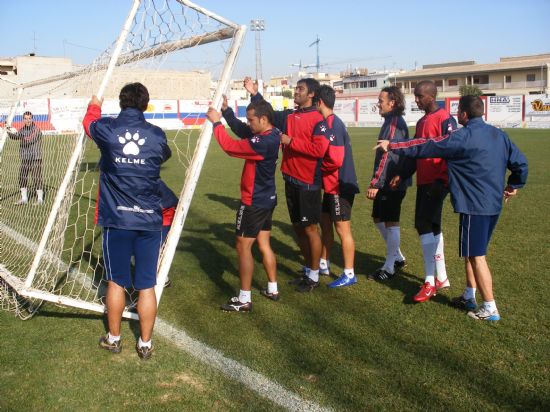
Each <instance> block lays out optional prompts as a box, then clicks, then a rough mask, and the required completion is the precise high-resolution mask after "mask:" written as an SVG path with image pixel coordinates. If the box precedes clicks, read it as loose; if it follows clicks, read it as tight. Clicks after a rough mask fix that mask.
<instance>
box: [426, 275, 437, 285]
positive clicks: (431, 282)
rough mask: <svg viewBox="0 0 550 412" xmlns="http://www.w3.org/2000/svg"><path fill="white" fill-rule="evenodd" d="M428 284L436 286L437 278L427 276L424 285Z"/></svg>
mask: <svg viewBox="0 0 550 412" xmlns="http://www.w3.org/2000/svg"><path fill="white" fill-rule="evenodd" d="M426 282H428V283H429V284H430V285H432V286H435V276H426V278H425V279H424V283H426Z"/></svg>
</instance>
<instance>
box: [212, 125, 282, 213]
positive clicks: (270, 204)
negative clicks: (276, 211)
mask: <svg viewBox="0 0 550 412" xmlns="http://www.w3.org/2000/svg"><path fill="white" fill-rule="evenodd" d="M214 137H215V138H216V140H217V141H218V143H219V145H220V147H221V148H222V149H223V151H224V152H226V153H227V154H228V155H229V156H232V157H238V158H241V159H245V163H244V167H243V172H242V176H241V202H242V203H243V204H245V205H247V206H256V207H260V208H263V209H273V208H274V207H275V206H276V205H277V191H276V188H275V170H276V166H277V158H278V157H279V146H280V144H281V132H280V131H279V130H278V129H277V128H273V129H269V130H267V131H266V132H264V133H261V134H256V135H254V136H252V137H250V138H245V139H241V140H234V139H232V138H231V137H230V136H229V135H228V134H227V132H226V131H225V127H224V126H223V124H222V123H221V122H216V123H214Z"/></svg>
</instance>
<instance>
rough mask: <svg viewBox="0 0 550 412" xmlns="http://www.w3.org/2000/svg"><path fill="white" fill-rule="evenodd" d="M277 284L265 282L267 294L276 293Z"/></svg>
mask: <svg viewBox="0 0 550 412" xmlns="http://www.w3.org/2000/svg"><path fill="white" fill-rule="evenodd" d="M277 292H278V290H277V282H267V293H277Z"/></svg>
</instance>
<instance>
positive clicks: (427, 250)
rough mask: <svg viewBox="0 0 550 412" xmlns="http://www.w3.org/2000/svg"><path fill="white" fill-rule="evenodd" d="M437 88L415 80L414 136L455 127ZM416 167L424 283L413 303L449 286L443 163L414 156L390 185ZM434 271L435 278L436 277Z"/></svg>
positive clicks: (438, 133)
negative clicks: (443, 226) (440, 102)
mask: <svg viewBox="0 0 550 412" xmlns="http://www.w3.org/2000/svg"><path fill="white" fill-rule="evenodd" d="M436 97H437V87H436V86H435V84H434V83H433V82H432V81H429V80H424V81H421V82H419V83H418V84H417V85H416V87H415V89H414V100H415V102H416V105H417V106H418V108H419V109H420V110H423V111H424V112H425V115H424V116H423V117H422V118H421V119H420V120H419V121H418V123H417V124H416V133H415V136H414V137H415V138H419V137H420V138H435V137H439V136H443V135H446V134H448V133H449V132H450V131H452V130H455V129H456V128H457V125H456V121H455V119H454V118H453V117H452V116H451V115H450V114H449V112H447V111H446V110H444V109H442V108H440V107H439V105H438V104H437V101H436ZM415 170H416V183H417V191H416V210H415V217H414V225H415V228H416V230H417V232H418V235H419V236H420V244H421V245H422V255H423V258H424V273H425V279H424V284H423V285H422V287H421V288H420V291H419V292H418V293H417V294H416V295H415V296H414V297H413V300H414V301H415V302H417V303H420V302H426V301H427V300H429V299H430V298H431V297H433V296H435V295H436V293H437V291H438V290H439V289H443V288H448V287H449V286H450V283H449V279H447V271H446V268H445V255H444V252H443V233H441V213H442V210H443V201H444V200H445V197H446V196H447V194H448V193H449V189H448V176H447V163H446V162H445V160H443V159H440V158H429V159H417V160H416V163H411V164H410V167H408V168H405V170H404V171H403V172H402V173H400V175H399V176H396V177H394V178H393V179H392V182H391V184H390V186H391V187H397V186H398V184H399V182H400V181H401V180H402V179H406V178H408V177H410V176H412V174H414V172H415ZM436 272H437V278H436Z"/></svg>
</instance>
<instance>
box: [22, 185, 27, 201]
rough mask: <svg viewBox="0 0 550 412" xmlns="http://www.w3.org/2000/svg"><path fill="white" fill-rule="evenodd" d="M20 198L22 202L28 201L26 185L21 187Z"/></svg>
mask: <svg viewBox="0 0 550 412" xmlns="http://www.w3.org/2000/svg"><path fill="white" fill-rule="evenodd" d="M21 200H22V201H23V202H28V201H29V196H28V192H27V188H26V187H22V188H21Z"/></svg>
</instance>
